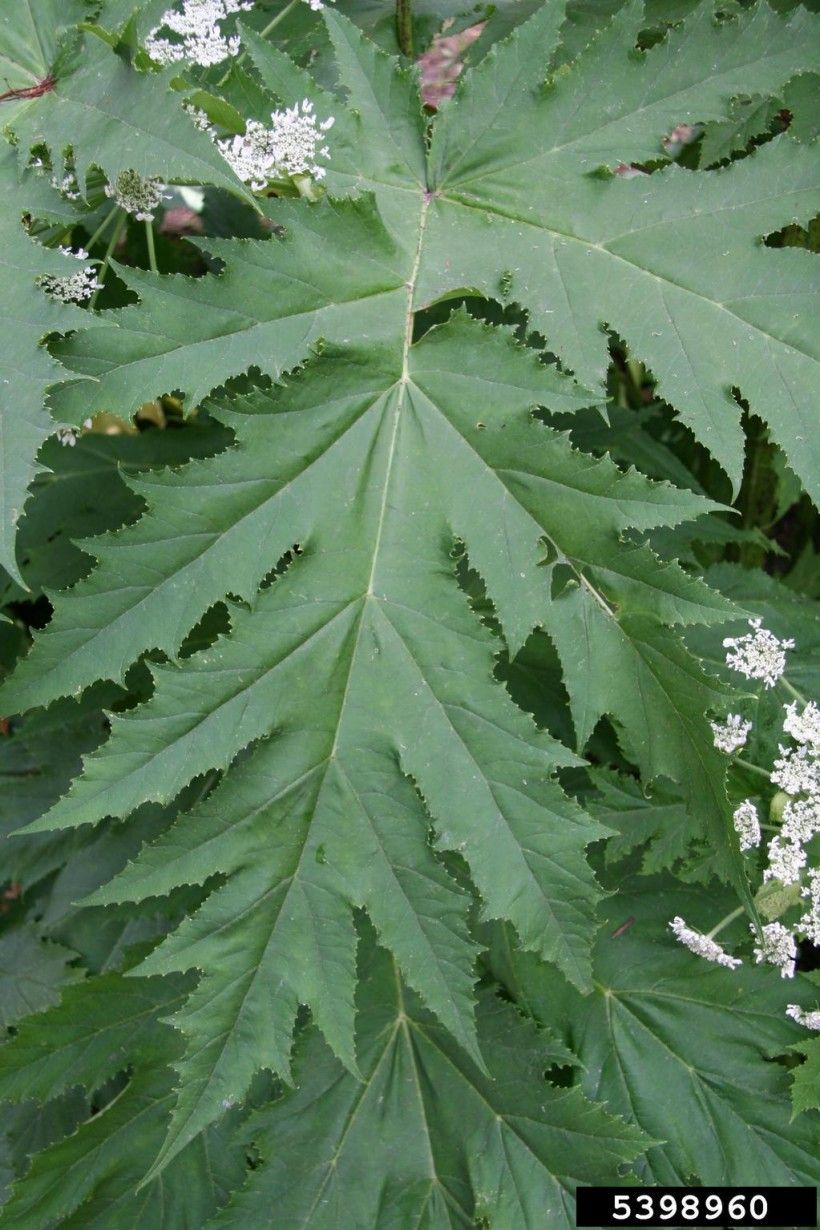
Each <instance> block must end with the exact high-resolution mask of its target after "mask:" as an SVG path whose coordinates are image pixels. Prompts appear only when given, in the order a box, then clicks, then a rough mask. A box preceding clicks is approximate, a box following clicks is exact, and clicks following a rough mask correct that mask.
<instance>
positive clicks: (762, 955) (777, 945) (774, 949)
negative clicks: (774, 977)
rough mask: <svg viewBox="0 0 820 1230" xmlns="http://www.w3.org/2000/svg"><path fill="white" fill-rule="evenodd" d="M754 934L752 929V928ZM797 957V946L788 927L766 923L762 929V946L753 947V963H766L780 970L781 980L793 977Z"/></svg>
mask: <svg viewBox="0 0 820 1230" xmlns="http://www.w3.org/2000/svg"><path fill="white" fill-rule="evenodd" d="M752 933H753V934H754V927H752ZM796 957H797V945H796V944H795V942H794V936H793V935H792V933H791V931H789V929H788V927H784V926H783V924H782V923H779V922H773V923H768V924H767V925H766V926H765V927H764V928H763V945H762V947H760V948H758V947H755V961H756V962H757V963H758V965H759V964H760V962H761V961H768V962H769V964H770V965H776V966H777V968H778V969H779V970H780V977H781V978H793V977H794V962H795V958H796Z"/></svg>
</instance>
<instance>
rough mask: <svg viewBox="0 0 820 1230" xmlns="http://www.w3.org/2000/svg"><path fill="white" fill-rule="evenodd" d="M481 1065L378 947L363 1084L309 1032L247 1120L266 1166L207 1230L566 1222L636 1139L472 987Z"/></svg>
mask: <svg viewBox="0 0 820 1230" xmlns="http://www.w3.org/2000/svg"><path fill="white" fill-rule="evenodd" d="M478 1025H479V1038H480V1043H481V1049H482V1053H483V1054H484V1056H485V1058H486V1061H487V1068H488V1072H487V1073H486V1074H485V1073H482V1072H480V1071H479V1070H478V1069H477V1068H476V1066H475V1064H473V1063H472V1062H471V1061H470V1060H468V1059H467V1058H466V1057H465V1056H464V1054H463V1052H462V1051H460V1049H459V1048H458V1047H457V1046H455V1045H454V1044H453V1042H452V1039H451V1038H450V1037H449V1036H448V1034H447V1033H446V1032H445V1031H444V1030H443V1029H441V1027H440V1026H438V1025H437V1024H436V1022H435V1021H434V1020H433V1018H432V1017H431V1016H430V1015H429V1013H427V1012H425V1011H424V1009H423V1007H422V1006H421V1004H420V1003H419V1001H418V998H417V997H416V996H415V995H413V994H412V993H411V992H408V991H407V990H406V989H405V988H404V987H403V986H402V985H401V982H400V980H399V978H398V976H397V975H396V973H395V971H394V969H393V968H392V963H391V962H390V960H389V959H387V958H386V956H385V954H384V953H381V952H378V953H376V954H375V956H374V957H371V958H370V959H369V960H368V962H367V964H366V966H365V968H364V971H363V975H362V982H361V983H360V991H359V1015H358V1048H357V1049H358V1052H359V1055H360V1059H361V1069H362V1079H361V1080H356V1079H355V1077H353V1076H352V1075H351V1074H350V1073H348V1072H345V1071H344V1069H343V1068H342V1067H341V1066H340V1064H339V1063H338V1061H337V1060H336V1059H335V1058H334V1057H333V1055H332V1054H331V1053H330V1051H329V1050H328V1048H327V1047H326V1046H325V1045H324V1043H323V1042H322V1040H321V1038H320V1037H319V1036H318V1034H317V1032H316V1031H315V1030H312V1031H311V1034H310V1036H309V1037H308V1038H307V1039H306V1040H305V1045H304V1049H303V1050H302V1051H301V1053H300V1056H299V1062H298V1076H299V1089H298V1091H297V1092H296V1093H294V1094H291V1095H289V1096H287V1097H286V1098H285V1099H284V1100H283V1101H281V1102H280V1103H278V1104H275V1105H273V1106H272V1107H269V1108H263V1109H261V1110H260V1111H258V1112H257V1113H256V1115H255V1116H254V1117H252V1118H251V1119H250V1120H249V1121H248V1123H247V1124H246V1125H243V1127H242V1131H243V1133H244V1132H245V1131H250V1132H251V1133H252V1138H253V1140H254V1142H255V1143H256V1145H257V1148H258V1149H259V1151H260V1152H261V1154H262V1162H261V1164H260V1165H259V1166H258V1168H257V1169H256V1170H254V1171H253V1172H252V1174H251V1175H250V1176H249V1178H248V1181H247V1183H246V1185H245V1187H244V1188H243V1189H241V1190H240V1191H238V1192H237V1193H236V1194H235V1195H234V1196H233V1198H232V1199H231V1200H230V1201H229V1203H228V1204H227V1205H226V1207H225V1208H224V1209H223V1210H222V1211H221V1213H220V1214H219V1215H218V1216H217V1217H216V1219H215V1220H214V1221H213V1223H211V1225H212V1227H213V1230H238V1228H239V1227H241V1226H248V1225H261V1224H264V1223H265V1220H266V1218H268V1217H269V1216H270V1210H271V1209H276V1211H277V1218H278V1220H279V1223H280V1224H282V1225H289V1226H290V1225H294V1226H295V1225H300V1226H304V1227H306V1228H309V1230H333V1228H335V1227H337V1226H341V1225H344V1226H345V1227H349V1228H350V1230H370V1228H371V1227H373V1226H376V1225H378V1226H379V1227H385V1228H387V1227H395V1228H396V1230H399V1227H405V1226H425V1227H429V1228H430V1230H433V1227H436V1228H438V1227H460V1228H466V1227H469V1226H473V1225H475V1224H476V1222H477V1221H479V1220H481V1221H484V1219H486V1224H487V1225H489V1226H491V1227H496V1228H498V1230H501V1228H502V1227H503V1228H504V1230H524V1228H525V1227H527V1226H534V1225H541V1224H545V1225H549V1226H550V1227H556V1230H558V1228H559V1227H560V1228H564V1227H566V1230H569V1227H571V1226H572V1225H574V1217H573V1212H574V1199H573V1193H574V1188H575V1185H576V1184H577V1183H579V1182H582V1183H595V1182H597V1183H603V1182H607V1181H609V1182H612V1181H613V1179H614V1176H615V1175H617V1174H618V1173H619V1168H620V1167H621V1166H622V1165H623V1164H624V1163H625V1162H630V1161H631V1160H632V1159H634V1158H635V1157H636V1156H637V1155H638V1154H639V1153H640V1152H641V1151H642V1149H643V1148H644V1147H645V1144H646V1143H647V1142H646V1138H644V1137H642V1135H641V1133H640V1132H638V1131H636V1129H635V1128H633V1127H631V1126H629V1125H627V1124H626V1123H624V1122H623V1121H622V1120H620V1119H617V1118H615V1117H613V1116H612V1115H609V1114H607V1113H606V1112H605V1111H604V1110H603V1109H602V1108H601V1107H599V1106H597V1105H595V1104H594V1103H592V1102H588V1101H587V1100H586V1099H585V1098H584V1097H583V1096H582V1095H581V1093H580V1091H579V1090H578V1089H571V1090H557V1089H553V1088H551V1087H550V1086H549V1085H548V1084H547V1083H546V1081H545V1079H544V1069H545V1067H547V1065H548V1064H549V1063H550V1062H552V1061H554V1056H553V1055H552V1054H551V1044H550V1042H549V1040H548V1039H545V1038H544V1036H543V1035H542V1034H538V1033H536V1032H535V1030H534V1029H533V1028H532V1027H531V1026H530V1025H529V1024H527V1023H525V1022H523V1021H522V1020H521V1019H520V1017H518V1016H517V1015H516V1013H515V1011H514V1009H512V1008H511V1007H510V1006H509V1005H508V1004H502V1003H501V1002H500V1001H499V1000H497V999H496V998H495V997H494V996H493V995H492V994H487V993H485V994H483V995H482V997H481V1002H480V1005H479V1010H478Z"/></svg>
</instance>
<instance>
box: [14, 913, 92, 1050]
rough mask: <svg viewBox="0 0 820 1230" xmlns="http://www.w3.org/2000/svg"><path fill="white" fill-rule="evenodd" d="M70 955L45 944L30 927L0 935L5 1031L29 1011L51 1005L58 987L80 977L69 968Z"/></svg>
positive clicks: (58, 947)
mask: <svg viewBox="0 0 820 1230" xmlns="http://www.w3.org/2000/svg"><path fill="white" fill-rule="evenodd" d="M73 958H74V953H72V952H69V951H68V949H66V948H63V947H62V946H61V945H59V944H52V943H49V942H48V941H46V940H45V939H44V937H43V935H42V933H41V932H40V930H39V929H38V928H37V927H35V926H34V925H25V926H21V927H15V928H13V929H12V930H10V931H6V932H4V934H3V935H2V936H0V1026H2V1028H4V1029H8V1027H9V1025H13V1024H14V1023H15V1022H16V1021H19V1020H20V1018H21V1017H24V1016H28V1014H29V1013H31V1012H42V1010H43V1009H44V1008H48V1007H50V1006H51V1005H52V1004H55V1003H56V1002H57V1000H58V998H59V994H60V990H61V988H62V987H64V986H66V985H67V984H69V983H71V982H72V981H74V980H76V979H77V978H78V977H80V976H81V975H80V974H79V972H78V971H76V970H73V969H71V968H70V966H69V962H70V961H71V960H73Z"/></svg>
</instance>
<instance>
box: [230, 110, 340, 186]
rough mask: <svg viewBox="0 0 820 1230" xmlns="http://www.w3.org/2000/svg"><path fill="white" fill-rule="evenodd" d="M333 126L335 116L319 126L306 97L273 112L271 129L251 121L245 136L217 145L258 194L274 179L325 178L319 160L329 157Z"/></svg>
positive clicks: (240, 176) (323, 169) (247, 125)
mask: <svg viewBox="0 0 820 1230" xmlns="http://www.w3.org/2000/svg"><path fill="white" fill-rule="evenodd" d="M333 124H334V117H333V116H330V117H329V118H328V119H326V120H323V121H322V122H321V123H319V120H318V117H317V116H316V114H315V113H314V110H313V104H312V103H311V102H310V101H309V100H308V99H307V98H305V99H303V101H302V102H301V103H296V104H295V105H294V106H293V107H289V108H288V109H287V110H286V111H273V112H271V126H270V128H266V127H265V125H264V124H260V123H259V121H258V120H248V122H247V124H246V126H245V132H244V134H243V135H242V136H236V137H229V138H226V139H225V140H224V141H218V142H217V145H218V147H219V150H220V153H221V154H222V156H223V158H225V160H226V161H227V162H228V163H229V164H230V165H231V167H232V168H233V170H234V171H235V172H236V174H237V175H238V176H239V178H240V179H241V180H243V181H244V182H245V183H246V184H250V186H251V187H252V188H253V189H254V190H255V191H257V192H258V191H260V190H261V189H262V188H264V187H265V186H266V185H267V183H268V181H269V180H271V179H287V178H290V177H291V176H294V175H310V176H312V178H313V179H317V180H318V179H322V178H323V177H324V175H325V168H324V167H323V166H322V165H321V164H320V162H319V159H328V158H330V149H329V147H328V146H327V145H322V142H323V141H324V134H325V133H326V132H327V131H328V130H329V129H330V128H332V127H333Z"/></svg>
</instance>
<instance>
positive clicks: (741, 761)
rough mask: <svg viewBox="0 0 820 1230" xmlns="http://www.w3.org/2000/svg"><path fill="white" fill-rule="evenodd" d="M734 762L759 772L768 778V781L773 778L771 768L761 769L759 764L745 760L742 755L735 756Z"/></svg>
mask: <svg viewBox="0 0 820 1230" xmlns="http://www.w3.org/2000/svg"><path fill="white" fill-rule="evenodd" d="M733 763H734V764H739V765H740V766H741V767H742V768H744V769H748V770H749V772H750V773H759V774H760V776H761V777H765V778H766V781H767V782H768V781H770V780H771V778H770V774H769V770H768V769H761V767H760V765H759V764H752V762H751V760H744V759H743V757H742V756H735V758H734V761H733Z"/></svg>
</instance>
